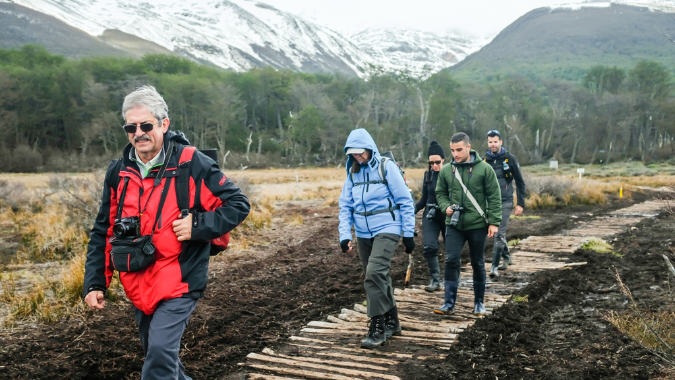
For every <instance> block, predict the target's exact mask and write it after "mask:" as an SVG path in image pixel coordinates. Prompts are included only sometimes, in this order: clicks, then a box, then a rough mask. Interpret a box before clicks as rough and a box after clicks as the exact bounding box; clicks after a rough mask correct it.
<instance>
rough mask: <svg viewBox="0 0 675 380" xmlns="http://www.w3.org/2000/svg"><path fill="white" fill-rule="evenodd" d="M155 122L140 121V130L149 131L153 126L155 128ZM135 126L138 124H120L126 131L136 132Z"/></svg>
mask: <svg viewBox="0 0 675 380" xmlns="http://www.w3.org/2000/svg"><path fill="white" fill-rule="evenodd" d="M155 124H156V123H150V122H147V121H146V122H145V123H141V124H140V127H141V131H143V132H150V131H152V129H153V128H155ZM137 126H138V124H125V125H123V126H122V128H124V130H125V131H126V132H127V133H136V128H137Z"/></svg>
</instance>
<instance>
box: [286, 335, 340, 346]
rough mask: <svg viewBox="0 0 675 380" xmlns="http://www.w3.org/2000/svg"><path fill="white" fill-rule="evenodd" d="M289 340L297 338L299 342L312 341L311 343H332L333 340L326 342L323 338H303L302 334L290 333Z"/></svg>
mask: <svg viewBox="0 0 675 380" xmlns="http://www.w3.org/2000/svg"><path fill="white" fill-rule="evenodd" d="M289 339H290V340H297V341H301V342H312V343H320V344H334V343H333V342H327V341H325V340H319V339H312V338H305V337H304V336H295V335H292V336H291V337H290V338H289Z"/></svg>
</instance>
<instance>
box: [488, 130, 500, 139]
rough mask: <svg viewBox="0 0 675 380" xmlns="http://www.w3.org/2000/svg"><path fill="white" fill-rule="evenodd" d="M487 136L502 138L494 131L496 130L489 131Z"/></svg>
mask: <svg viewBox="0 0 675 380" xmlns="http://www.w3.org/2000/svg"><path fill="white" fill-rule="evenodd" d="M487 134H488V136H490V135H492V136H499V137H502V135H501V134H500V133H499V131H498V130H496V129H493V130H491V131H488V133H487Z"/></svg>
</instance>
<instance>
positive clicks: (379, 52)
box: [351, 28, 492, 78]
mask: <svg viewBox="0 0 675 380" xmlns="http://www.w3.org/2000/svg"><path fill="white" fill-rule="evenodd" d="M351 38H352V40H353V41H354V43H356V45H357V46H358V47H359V48H361V49H362V50H363V51H364V52H366V53H367V54H369V55H370V56H371V57H373V61H374V62H375V64H376V65H378V66H381V67H382V68H383V69H384V70H385V71H409V72H410V73H411V74H412V75H413V76H416V77H421V78H426V77H428V76H430V75H431V74H433V73H435V72H438V71H440V70H442V69H444V68H446V67H450V66H452V65H454V64H456V63H458V62H460V61H461V60H463V59H464V58H466V56H468V55H469V54H471V53H473V52H476V51H478V50H480V48H482V47H483V46H485V45H487V44H488V42H490V40H491V39H492V38H491V37H489V38H471V37H466V36H462V35H460V34H446V35H437V34H434V33H431V32H426V31H420V30H410V29H385V28H380V29H366V30H364V31H362V32H359V33H357V34H355V35H353V36H351Z"/></svg>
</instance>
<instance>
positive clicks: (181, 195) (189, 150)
mask: <svg viewBox="0 0 675 380" xmlns="http://www.w3.org/2000/svg"><path fill="white" fill-rule="evenodd" d="M195 150H196V148H195V147H193V146H186V147H184V148H183V151H182V152H181V155H180V163H179V164H178V179H177V180H176V201H177V202H178V210H180V215H181V218H185V217H187V215H188V214H189V213H190V167H191V165H190V164H191V163H192V157H193V156H194V153H195ZM197 187H199V186H197ZM196 201H197V199H195V206H197V203H196Z"/></svg>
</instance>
